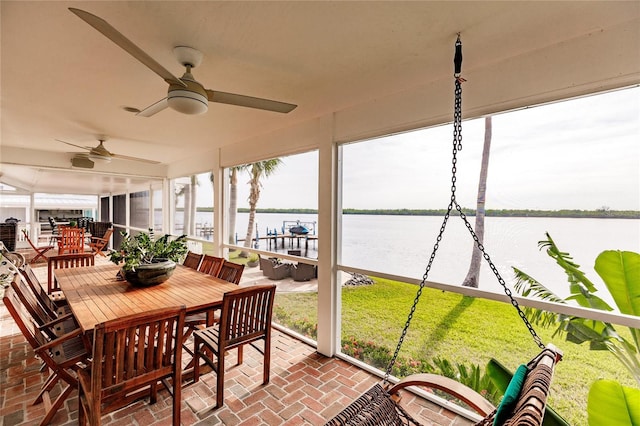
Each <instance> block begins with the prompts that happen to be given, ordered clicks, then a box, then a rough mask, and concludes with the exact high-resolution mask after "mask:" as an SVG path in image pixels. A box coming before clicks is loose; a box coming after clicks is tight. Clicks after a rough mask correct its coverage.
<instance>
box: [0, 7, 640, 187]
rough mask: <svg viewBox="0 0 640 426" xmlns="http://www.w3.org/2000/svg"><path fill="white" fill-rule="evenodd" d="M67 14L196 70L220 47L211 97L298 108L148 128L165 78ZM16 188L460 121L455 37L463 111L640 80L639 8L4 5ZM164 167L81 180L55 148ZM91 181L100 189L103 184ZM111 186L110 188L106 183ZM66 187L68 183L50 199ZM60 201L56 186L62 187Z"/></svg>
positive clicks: (110, 167)
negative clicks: (104, 25)
mask: <svg viewBox="0 0 640 426" xmlns="http://www.w3.org/2000/svg"><path fill="white" fill-rule="evenodd" d="M66 6H73V7H76V8H80V9H84V10H87V11H89V12H91V13H94V14H96V15H98V16H100V17H102V18H104V19H105V20H107V21H108V22H109V23H110V24H111V25H113V26H114V27H116V28H117V29H118V30H119V31H120V32H122V33H123V34H124V35H125V36H126V37H128V38H129V39H130V40H132V41H133V42H134V43H136V44H137V45H138V46H139V47H141V48H142V49H143V50H144V51H145V52H147V53H148V54H149V55H150V56H152V57H153V58H154V59H155V60H156V61H158V62H159V63H161V64H162V65H163V66H165V67H166V68H168V69H170V70H171V72H173V73H174V74H176V75H181V73H182V70H181V67H180V66H179V65H178V63H177V62H176V60H175V58H174V57H173V54H172V48H173V47H174V46H176V45H190V46H193V47H196V48H198V49H199V50H201V51H202V52H203V53H204V61H203V63H202V65H200V66H199V67H197V68H195V69H194V71H193V73H194V76H196V78H197V79H198V80H199V81H200V82H202V83H203V85H204V86H205V87H207V88H212V89H214V90H222V91H229V92H234V93H241V94H247V95H252V96H258V97H266V98H272V99H277V100H282V101H286V102H291V103H295V104H297V105H298V108H296V109H295V110H294V111H293V112H291V113H289V114H278V113H273V112H267V111H260V110H254V109H249V108H242V107H236V106H230V105H224V104H213V103H212V104H210V105H209V111H208V112H207V113H206V114H204V115H202V116H186V115H183V114H180V113H178V112H176V111H173V110H165V111H162V112H160V113H158V114H156V115H155V116H152V117H149V118H143V117H138V116H135V115H134V114H132V113H130V112H127V111H125V110H124V109H123V107H135V108H139V109H141V108H144V107H146V106H148V105H150V104H152V103H153V102H156V101H157V100H159V99H161V98H162V97H163V96H166V89H167V85H166V83H165V82H163V81H162V79H160V78H158V76H157V75H155V74H154V73H153V72H152V71H151V70H149V69H148V68H146V67H145V66H143V65H141V64H140V63H139V62H138V61H137V60H136V59H134V58H133V57H131V56H130V55H129V54H127V53H126V52H124V51H123V50H122V49H120V48H119V47H118V46H116V45H115V44H114V43H112V42H111V41H109V40H108V39H106V38H105V37H104V36H103V35H102V34H100V33H98V32H97V31H95V30H94V29H93V28H91V27H89V26H88V25H86V23H84V22H82V21H81V20H80V19H78V17H76V16H75V15H73V14H72V13H71V12H69V11H68V10H67V7H66ZM0 7H1V9H0V12H1V19H2V26H1V27H2V57H3V61H2V91H3V96H2V100H1V107H2V118H1V120H2V121H1V126H2V127H1V136H2V145H1V146H0V158H1V159H0V161H1V167H2V176H1V177H0V181H2V182H4V183H8V184H13V185H16V186H20V187H22V188H24V189H25V190H28V191H33V192H62V193H77V192H81V193H86V192H87V189H88V188H91V191H92V192H94V193H96V194H102V193H113V192H118V191H120V190H122V188H123V187H129V188H130V187H131V186H135V185H137V184H144V182H148V181H153V180H156V179H160V180H161V179H163V178H166V177H169V178H170V177H175V176H180V175H184V174H187V173H198V172H202V171H205V170H211V169H212V168H215V167H218V166H229V165H234V164H242V163H247V162H251V161H254V160H257V159H261V158H268V157H274V156H282V155H286V154H289V153H294V152H302V151H305V150H309V149H315V148H318V147H320V146H323V145H326V144H331V143H335V142H349V141H353V140H358V139H363V138H370V137H376V136H380V135H384V134H389V133H394V132H401V131H405V130H409V129H415V128H419V127H428V126H432V125H436V124H441V123H445V122H448V121H450V120H451V110H452V90H453V89H452V73H453V69H452V68H453V66H452V59H453V58H452V57H453V43H454V41H455V38H456V34H457V33H461V36H462V41H463V45H464V63H463V74H464V77H465V78H466V79H467V80H468V83H467V84H466V86H465V97H464V100H463V102H464V117H465V118H471V117H478V116H482V115H487V114H495V113H499V112H501V111H507V110H513V109H518V108H525V107H528V106H531V105H538V104H544V103H548V102H553V101H556V100H559V99H565V98H571V97H576V96H582V95H587V94H590V93H596V92H600V91H606V90H613V89H617V88H621V87H627V86H631V85H637V84H639V83H640V55H639V54H638V52H640V42H639V40H640V4H638V3H637V2H612V1H596V2H323V1H318V2H260V3H254V2H233V3H229V2H180V1H176V2H162V3H156V2H98V3H96V2H73V3H69V4H68V5H65V4H62V3H59V2H45V3H42V2H2V4H1V5H0ZM103 137H106V139H107V142H106V146H107V147H108V149H110V150H111V151H112V152H115V153H118V154H123V155H129V156H136V157H144V158H147V159H151V160H156V161H159V162H160V164H159V165H148V164H144V163H139V162H130V161H116V160H114V161H112V162H110V163H96V164H95V166H94V168H93V169H89V170H88V172H89V174H87V170H82V171H80V172H78V171H77V170H76V169H73V168H72V166H71V158H72V157H73V156H74V154H73V152H76V151H81V150H78V149H75V148H73V147H70V146H68V145H65V144H63V143H60V142H56V139H59V140H64V141H67V142H71V143H74V144H77V145H81V146H95V145H97V140H98V139H99V138H103ZM88 175H91V176H92V177H91V178H88ZM93 175H95V176H93ZM52 185H55V188H53V187H52ZM54 190H55V191H54Z"/></svg>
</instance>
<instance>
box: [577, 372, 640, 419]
mask: <svg viewBox="0 0 640 426" xmlns="http://www.w3.org/2000/svg"><path fill="white" fill-rule="evenodd" d="M587 414H588V421H589V425H590V426H596V425H598V426H599V425H603V426H605V425H606V426H638V425H640V389H636V388H630V387H627V386H622V385H621V384H620V383H618V382H616V381H615V380H598V381H596V382H595V383H594V384H593V385H592V386H591V389H589V400H588V402H587Z"/></svg>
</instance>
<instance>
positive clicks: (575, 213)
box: [198, 208, 640, 219]
mask: <svg viewBox="0 0 640 426" xmlns="http://www.w3.org/2000/svg"><path fill="white" fill-rule="evenodd" d="M198 211H208V210H206V209H198ZM238 212H239V213H248V212H249V209H247V208H238ZM462 212H463V213H464V214H465V215H467V216H475V214H476V211H475V210H474V209H467V208H463V209H462ZM257 213H283V214H317V213H318V210H317V209H275V208H271V209H257ZM342 213H343V214H361V215H387V216H443V215H444V214H445V213H446V209H343V210H342ZM453 213H454V214H455V213H456V212H455V211H454V212H453ZM485 216H491V217H566V218H596V219H640V211H638V210H609V209H606V208H602V209H597V210H578V209H563V210H529V209H500V210H490V209H489V210H486V211H485Z"/></svg>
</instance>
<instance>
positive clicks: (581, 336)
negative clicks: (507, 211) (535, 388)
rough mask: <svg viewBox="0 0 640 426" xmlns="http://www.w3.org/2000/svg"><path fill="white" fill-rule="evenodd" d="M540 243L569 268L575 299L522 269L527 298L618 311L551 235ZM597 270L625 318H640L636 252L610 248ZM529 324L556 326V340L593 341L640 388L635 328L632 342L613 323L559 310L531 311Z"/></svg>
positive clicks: (639, 337)
mask: <svg viewBox="0 0 640 426" xmlns="http://www.w3.org/2000/svg"><path fill="white" fill-rule="evenodd" d="M546 237H547V239H546V240H543V241H540V242H539V243H538V246H539V247H540V249H541V250H542V249H546V252H547V254H548V255H549V256H550V257H551V258H553V259H554V260H555V261H556V263H557V264H558V265H559V266H560V267H561V268H562V269H563V270H564V272H565V273H566V275H567V280H568V284H569V291H570V295H569V296H568V297H566V298H562V297H560V296H558V295H556V294H555V293H554V292H553V291H551V290H549V289H548V288H547V287H545V286H544V285H542V284H541V283H540V282H539V281H537V280H536V279H535V278H533V277H531V276H530V275H528V274H526V273H525V272H523V271H522V270H520V269H518V268H513V270H514V272H515V278H516V283H515V285H514V288H515V289H516V291H517V292H519V293H520V294H522V295H523V296H525V297H528V296H533V297H537V298H539V299H542V300H547V301H552V302H557V303H565V304H567V303H570V302H574V303H577V304H578V305H579V306H582V307H586V308H592V309H599V310H605V311H612V310H613V308H611V306H609V304H607V303H606V302H605V301H604V300H602V299H601V298H600V297H598V296H597V295H596V294H595V293H596V292H597V291H598V290H597V288H596V286H595V285H594V284H593V283H592V282H591V281H590V280H589V279H588V278H587V277H586V275H585V274H584V273H583V272H582V271H581V270H580V269H579V268H580V265H578V264H576V263H574V262H573V259H572V257H571V256H570V255H569V253H566V252H563V251H561V250H560V249H559V248H558V246H557V245H556V244H555V242H554V241H553V239H552V238H551V236H550V235H549V234H548V233H546ZM594 269H595V271H596V272H597V273H598V275H599V276H600V278H602V281H603V282H604V284H605V285H606V288H607V290H608V291H609V293H610V294H611V296H612V298H613V300H614V302H615V303H616V306H617V308H618V310H619V311H620V312H621V313H623V314H628V315H636V316H640V254H638V253H634V252H630V251H619V250H607V251H604V252H602V253H600V255H599V256H598V257H597V258H596V261H595V267H594ZM525 314H526V315H527V317H528V318H529V320H530V321H531V322H533V323H535V324H538V325H541V326H544V327H556V329H555V332H554V334H553V335H554V336H556V335H566V340H567V341H569V342H572V343H576V344H581V343H585V342H588V343H589V348H590V349H591V350H608V351H609V352H611V353H612V354H613V355H614V356H615V357H616V358H617V359H618V360H619V361H620V362H621V363H622V365H624V367H625V368H626V369H627V370H628V371H629V372H630V373H631V376H632V377H633V378H634V380H635V381H636V382H637V383H638V386H639V387H640V330H639V329H637V328H631V327H629V333H630V335H631V339H630V340H629V339H627V338H625V337H624V336H621V335H620V334H619V333H618V332H617V331H616V328H615V327H614V325H613V324H610V323H607V322H603V321H595V320H591V319H585V318H580V317H575V316H571V315H565V314H557V313H554V312H548V311H541V310H538V309H535V308H526V309H525Z"/></svg>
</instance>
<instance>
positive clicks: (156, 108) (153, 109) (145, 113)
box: [136, 98, 169, 117]
mask: <svg viewBox="0 0 640 426" xmlns="http://www.w3.org/2000/svg"><path fill="white" fill-rule="evenodd" d="M168 107H169V103H168V102H167V98H164V99H161V100H159V101H158V102H156V103H155V104H153V105H150V106H148V107H146V108H145V109H143V110H142V111H140V112H139V113H137V114H136V115H138V116H140V117H151V116H152V115H154V114H157V113H159V112H160V111H162V110H163V109H165V108H168Z"/></svg>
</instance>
